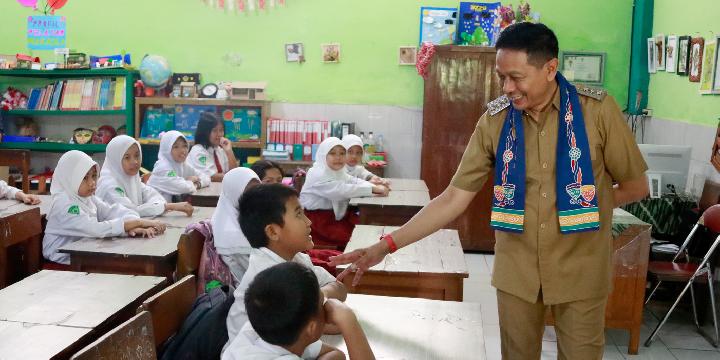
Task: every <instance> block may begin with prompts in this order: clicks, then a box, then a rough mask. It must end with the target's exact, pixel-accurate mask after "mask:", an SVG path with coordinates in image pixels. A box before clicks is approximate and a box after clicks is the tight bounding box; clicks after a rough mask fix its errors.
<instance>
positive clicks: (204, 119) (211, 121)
mask: <svg viewBox="0 0 720 360" xmlns="http://www.w3.org/2000/svg"><path fill="white" fill-rule="evenodd" d="M218 124H221V125H222V126H223V129H225V122H224V121H222V120H221V119H220V118H219V117H218V116H217V115H215V113H213V112H209V111H205V112H203V113H200V120H198V124H197V129H195V143H196V144H200V145H202V146H203V147H204V148H206V149H209V148H210V147H212V144H210V133H211V132H212V129H213V128H215V127H216V126H218Z"/></svg>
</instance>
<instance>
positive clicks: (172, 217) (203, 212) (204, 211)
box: [152, 206, 215, 229]
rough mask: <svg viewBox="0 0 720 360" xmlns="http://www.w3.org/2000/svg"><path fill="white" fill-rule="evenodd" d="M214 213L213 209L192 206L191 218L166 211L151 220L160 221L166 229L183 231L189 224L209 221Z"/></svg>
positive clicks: (183, 214) (177, 212) (179, 213)
mask: <svg viewBox="0 0 720 360" xmlns="http://www.w3.org/2000/svg"><path fill="white" fill-rule="evenodd" d="M214 212H215V208H214V207H202V206H194V210H193V214H192V216H187V215H185V213H183V212H179V211H168V212H165V213H164V214H162V215H159V216H155V217H153V218H152V219H153V220H159V221H162V222H163V223H165V224H166V225H167V227H168V228H178V229H185V227H186V226H188V225H189V224H191V223H195V222H199V221H200V220H205V219H210V218H211V217H212V216H213V213H214Z"/></svg>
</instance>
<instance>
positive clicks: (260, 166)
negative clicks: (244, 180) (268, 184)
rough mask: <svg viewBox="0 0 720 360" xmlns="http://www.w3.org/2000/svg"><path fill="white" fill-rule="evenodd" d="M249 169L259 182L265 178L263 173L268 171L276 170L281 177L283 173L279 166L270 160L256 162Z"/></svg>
mask: <svg viewBox="0 0 720 360" xmlns="http://www.w3.org/2000/svg"><path fill="white" fill-rule="evenodd" d="M250 169H251V170H252V171H254V172H255V173H256V174H257V176H258V177H259V178H260V180H262V179H263V178H264V177H265V173H266V172H267V171H268V170H270V169H278V171H280V174H281V175H282V173H283V170H282V168H281V167H280V165H279V164H278V163H276V162H274V161H272V160H258V161H256V162H255V163H253V164H252V166H250Z"/></svg>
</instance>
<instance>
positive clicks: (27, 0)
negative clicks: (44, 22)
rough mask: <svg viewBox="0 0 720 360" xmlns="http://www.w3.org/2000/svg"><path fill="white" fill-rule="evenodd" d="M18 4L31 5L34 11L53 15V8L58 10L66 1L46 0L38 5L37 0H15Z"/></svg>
mask: <svg viewBox="0 0 720 360" xmlns="http://www.w3.org/2000/svg"><path fill="white" fill-rule="evenodd" d="M17 2H19V3H20V5H22V6H25V7H31V8H33V10H35V11H39V12H42V13H43V14H45V15H47V14H50V15H53V14H55V10H59V9H60V8H62V7H63V6H65V4H66V3H67V0H47V1H45V4H44V5H41V6H38V0H17Z"/></svg>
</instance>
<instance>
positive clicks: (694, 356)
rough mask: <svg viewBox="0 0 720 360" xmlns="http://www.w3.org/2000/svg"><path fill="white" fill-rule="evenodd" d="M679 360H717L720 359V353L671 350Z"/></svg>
mask: <svg viewBox="0 0 720 360" xmlns="http://www.w3.org/2000/svg"><path fill="white" fill-rule="evenodd" d="M670 351H671V352H672V353H673V355H675V357H676V358H677V359H680V360H686V359H687V360H717V359H720V352H717V351H702V350H683V349H670Z"/></svg>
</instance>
